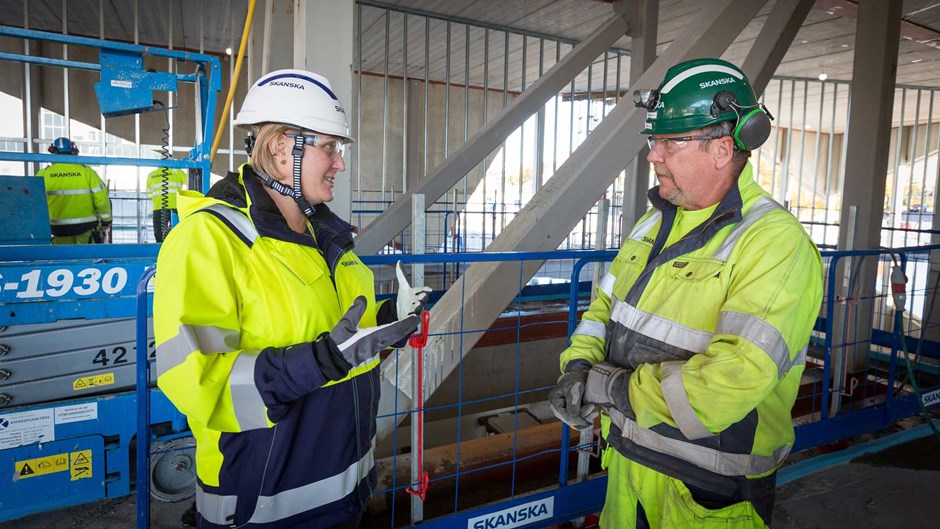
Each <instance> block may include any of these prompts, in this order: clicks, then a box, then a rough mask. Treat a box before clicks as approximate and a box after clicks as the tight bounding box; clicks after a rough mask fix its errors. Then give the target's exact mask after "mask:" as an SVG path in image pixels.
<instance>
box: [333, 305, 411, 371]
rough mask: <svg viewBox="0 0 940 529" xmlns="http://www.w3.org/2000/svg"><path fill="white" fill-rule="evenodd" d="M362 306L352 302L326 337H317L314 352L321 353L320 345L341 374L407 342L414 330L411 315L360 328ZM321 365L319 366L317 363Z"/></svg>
mask: <svg viewBox="0 0 940 529" xmlns="http://www.w3.org/2000/svg"><path fill="white" fill-rule="evenodd" d="M366 305H367V303H366V298H365V297H363V296H359V297H358V298H356V300H355V301H353V304H352V306H351V307H349V310H347V311H346V314H345V315H344V316H343V319H341V320H339V323H337V324H336V327H334V328H333V330H332V331H330V332H328V333H323V334H321V335H320V337H319V338H318V339H317V345H318V347H317V349H318V350H319V349H321V348H322V347H321V345H326V346H327V347H328V349H329V351H330V352H331V353H332V356H333V357H335V360H336V361H337V364H338V366H337V367H339V368H340V370H341V371H344V372H348V371H349V370H350V369H352V368H353V367H356V366H359V365H362V364H364V363H366V362H369V361H371V360H372V359H374V358H375V357H376V356H377V355H378V354H379V353H380V352H382V350H384V349H387V348H388V347H389V346H390V345H392V344H394V343H396V342H400V341H402V340H404V339H405V338H408V336H410V335H411V334H412V333H413V332H414V331H415V329H417V328H418V317H417V316H415V315H411V316H408V317H407V318H403V319H400V320H398V321H395V322H392V323H386V324H385V325H377V326H375V327H365V328H360V327H359V321H360V320H361V319H362V315H363V314H365V311H366ZM318 359H319V355H318ZM322 365H323V362H321V366H322ZM335 374H336V373H333V374H328V376H330V378H332V379H333V380H336V378H335ZM343 376H345V373H343Z"/></svg>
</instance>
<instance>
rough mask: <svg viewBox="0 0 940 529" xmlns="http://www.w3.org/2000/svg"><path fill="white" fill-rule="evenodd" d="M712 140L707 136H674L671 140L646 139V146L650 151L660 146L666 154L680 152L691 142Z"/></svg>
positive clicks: (650, 137)
mask: <svg viewBox="0 0 940 529" xmlns="http://www.w3.org/2000/svg"><path fill="white" fill-rule="evenodd" d="M711 139H714V138H709V137H707V136H674V137H672V138H654V137H652V136H647V137H646V144H647V145H649V148H650V150H651V151H654V150H656V147H657V146H658V145H662V150H663V152H665V153H667V154H671V153H674V152H676V151H680V150H682V149H683V148H685V146H686V145H688V143H689V142H690V141H692V140H711Z"/></svg>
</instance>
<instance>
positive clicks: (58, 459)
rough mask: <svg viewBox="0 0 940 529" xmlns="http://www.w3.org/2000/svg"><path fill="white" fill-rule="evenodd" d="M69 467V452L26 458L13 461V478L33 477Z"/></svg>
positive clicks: (61, 470)
mask: <svg viewBox="0 0 940 529" xmlns="http://www.w3.org/2000/svg"><path fill="white" fill-rule="evenodd" d="M68 469H69V454H56V455H54V456H46V457H39V458H36V459H27V460H25V461H14V462H13V470H14V474H13V479H14V480H17V479H26V478H35V477H37V476H44V475H46V474H53V473H55V472H65V471H66V470H68Z"/></svg>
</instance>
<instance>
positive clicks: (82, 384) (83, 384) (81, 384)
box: [72, 373, 114, 391]
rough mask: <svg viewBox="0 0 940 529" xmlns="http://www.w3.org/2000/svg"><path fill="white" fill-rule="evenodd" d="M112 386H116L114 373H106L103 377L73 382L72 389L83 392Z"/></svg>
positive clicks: (96, 376)
mask: <svg viewBox="0 0 940 529" xmlns="http://www.w3.org/2000/svg"><path fill="white" fill-rule="evenodd" d="M111 384H114V373H105V374H103V375H95V376H91V377H82V378H77V379H75V382H72V389H73V390H75V391H81V390H83V389H91V388H96V387H99V386H110V385H111Z"/></svg>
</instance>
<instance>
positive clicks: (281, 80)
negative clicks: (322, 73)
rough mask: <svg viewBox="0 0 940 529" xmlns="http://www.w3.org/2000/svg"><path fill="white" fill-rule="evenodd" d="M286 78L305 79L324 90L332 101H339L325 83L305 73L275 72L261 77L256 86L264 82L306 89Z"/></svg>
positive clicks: (302, 85)
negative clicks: (266, 76)
mask: <svg viewBox="0 0 940 529" xmlns="http://www.w3.org/2000/svg"><path fill="white" fill-rule="evenodd" d="M288 79H299V80H301V81H307V82H308V83H311V84H313V85H315V86H318V87H320V89H322V90H323V91H324V92H326V95H328V96H330V99H332V100H333V101H339V98H338V97H336V94H334V93H333V91H332V90H330V88H329V87H328V86H326V85H325V84H323V83H321V82H320V81H317V80H316V79H314V78H313V77H310V76H307V75H301V74H298V73H294V72H290V73H276V74H275V75H272V76H271V77H268V78H267V79H262V80H260V81H258V86H264V85H266V84H270V85H271V86H282V87H284V88H293V89H295V90H306V87H305V86H304V84H303V83H299V82H296V81H289V80H288Z"/></svg>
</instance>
